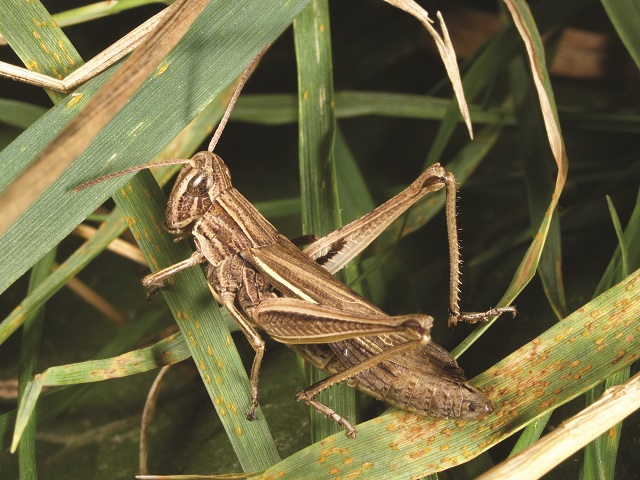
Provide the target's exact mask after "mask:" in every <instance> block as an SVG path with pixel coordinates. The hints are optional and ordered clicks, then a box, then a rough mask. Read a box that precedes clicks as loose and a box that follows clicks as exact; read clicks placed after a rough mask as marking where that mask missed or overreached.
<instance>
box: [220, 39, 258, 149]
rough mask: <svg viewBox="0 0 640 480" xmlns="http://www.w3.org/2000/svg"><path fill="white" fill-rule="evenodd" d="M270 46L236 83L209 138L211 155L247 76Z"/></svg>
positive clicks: (252, 62) (255, 59) (254, 60)
mask: <svg viewBox="0 0 640 480" xmlns="http://www.w3.org/2000/svg"><path fill="white" fill-rule="evenodd" d="M270 46H271V44H270V43H268V44H267V45H266V46H265V47H264V48H263V49H262V50H260V53H258V55H256V56H255V57H254V59H253V60H251V63H250V64H249V65H248V66H247V68H246V69H245V71H244V73H243V74H242V78H241V79H240V82H238V86H237V87H236V89H235V91H234V92H233V95H232V96H231V100H230V101H229V105H227V109H226V110H225V112H224V115H223V116H222V119H220V123H219V124H218V128H216V131H215V132H214V134H213V137H211V141H210V142H209V148H207V150H208V151H209V152H211V153H213V150H214V148H216V145H217V144H218V140H220V136H222V131H223V130H224V127H226V126H227V121H228V120H229V116H231V110H233V107H234V106H235V105H236V102H237V101H238V97H239V96H240V92H242V89H243V88H244V84H245V83H247V79H248V78H249V75H251V72H252V71H253V69H254V68H255V66H256V65H257V63H258V62H259V61H260V59H261V58H262V56H263V55H264V54H265V52H266V51H267V50H269V47H270Z"/></svg>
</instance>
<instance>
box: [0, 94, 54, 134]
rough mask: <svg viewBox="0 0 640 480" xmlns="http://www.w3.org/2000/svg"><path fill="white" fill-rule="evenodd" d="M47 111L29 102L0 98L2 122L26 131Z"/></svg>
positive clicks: (0, 119)
mask: <svg viewBox="0 0 640 480" xmlns="http://www.w3.org/2000/svg"><path fill="white" fill-rule="evenodd" d="M45 112H46V110H45V109H44V108H42V107H38V106H37V105H32V104H30V103H27V102H17V101H15V100H8V99H5V98H0V122H3V123H6V124H7V125H11V126H14V127H18V128H22V129H25V128H27V127H29V126H30V125H31V124H32V123H33V122H35V121H36V120H37V119H39V118H40V117H41V116H42V115H44V113H45Z"/></svg>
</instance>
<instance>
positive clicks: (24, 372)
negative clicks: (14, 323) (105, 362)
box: [18, 249, 57, 480]
mask: <svg viewBox="0 0 640 480" xmlns="http://www.w3.org/2000/svg"><path fill="white" fill-rule="evenodd" d="M56 251H57V249H53V250H52V251H51V252H49V253H48V254H47V255H45V256H44V257H42V259H41V260H40V261H39V262H38V263H36V264H35V265H34V267H33V268H32V269H31V276H30V277H29V291H30V292H31V291H33V290H34V289H36V288H38V285H39V284H40V283H42V282H43V281H44V280H45V279H46V278H47V277H48V276H49V275H50V274H51V270H52V269H53V264H54V262H55V258H56ZM43 324H44V309H42V308H40V309H38V310H37V311H35V312H33V313H32V314H31V315H29V317H28V318H27V319H26V321H25V323H24V328H23V329H22V346H21V349H20V373H19V378H20V388H19V395H18V402H20V400H21V398H22V397H23V396H24V394H25V390H26V386H27V384H28V382H30V381H31V379H32V378H33V376H34V375H35V373H36V366H37V362H38V352H39V350H40V344H41V340H42V327H43ZM18 457H19V458H18V466H19V471H20V479H21V480H29V479H35V478H37V473H36V424H35V420H32V421H31V422H29V424H28V425H27V426H26V427H25V433H24V435H23V437H22V439H21V441H20V444H19V446H18Z"/></svg>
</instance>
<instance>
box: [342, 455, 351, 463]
mask: <svg viewBox="0 0 640 480" xmlns="http://www.w3.org/2000/svg"><path fill="white" fill-rule="evenodd" d="M342 463H344V464H345V465H349V464H350V463H353V457H349V458H345V459H344V460H343V461H342Z"/></svg>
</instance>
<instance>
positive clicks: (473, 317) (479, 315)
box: [449, 306, 517, 327]
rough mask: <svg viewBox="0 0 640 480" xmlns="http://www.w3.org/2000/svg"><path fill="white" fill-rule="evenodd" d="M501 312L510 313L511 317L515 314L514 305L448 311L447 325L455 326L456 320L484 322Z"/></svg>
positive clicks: (473, 322)
mask: <svg viewBox="0 0 640 480" xmlns="http://www.w3.org/2000/svg"><path fill="white" fill-rule="evenodd" d="M503 313H510V314H511V316H512V317H515V316H516V314H517V310H516V307H514V306H510V307H501V308H492V309H490V310H487V311H486V312H449V327H452V326H453V327H455V326H456V325H458V322H465V323H469V324H475V323H485V322H488V321H489V320H490V319H492V318H493V317H497V316H499V315H502V314H503Z"/></svg>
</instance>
